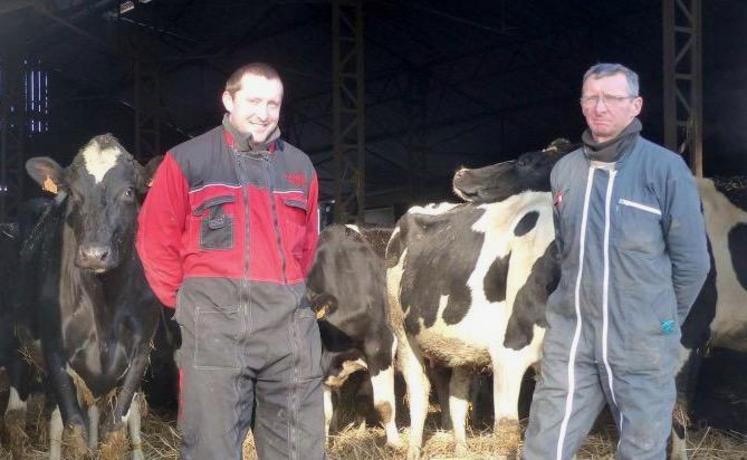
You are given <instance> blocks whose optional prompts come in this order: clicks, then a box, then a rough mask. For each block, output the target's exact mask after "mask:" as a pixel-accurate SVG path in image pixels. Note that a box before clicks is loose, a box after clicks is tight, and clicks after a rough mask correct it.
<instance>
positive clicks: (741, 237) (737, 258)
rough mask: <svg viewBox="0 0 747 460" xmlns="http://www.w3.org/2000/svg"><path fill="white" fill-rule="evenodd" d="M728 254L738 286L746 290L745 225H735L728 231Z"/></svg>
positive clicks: (746, 256) (746, 246)
mask: <svg viewBox="0 0 747 460" xmlns="http://www.w3.org/2000/svg"><path fill="white" fill-rule="evenodd" d="M728 238H729V254H730V255H731V264H732V266H733V267H734V272H735V273H736V274H737V279H738V280H739V284H741V285H742V288H743V289H747V224H737V225H735V226H734V227H732V229H731V230H729V237H728Z"/></svg>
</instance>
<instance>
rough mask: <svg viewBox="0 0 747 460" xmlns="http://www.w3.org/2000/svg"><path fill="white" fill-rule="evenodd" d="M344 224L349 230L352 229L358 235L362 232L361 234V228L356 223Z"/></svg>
mask: <svg viewBox="0 0 747 460" xmlns="http://www.w3.org/2000/svg"><path fill="white" fill-rule="evenodd" d="M345 226H346V227H347V228H349V229H350V230H352V231H354V232H355V233H357V234H359V235H362V234H363V233H362V232H361V228H360V227H358V226H357V225H354V224H346V225H345Z"/></svg>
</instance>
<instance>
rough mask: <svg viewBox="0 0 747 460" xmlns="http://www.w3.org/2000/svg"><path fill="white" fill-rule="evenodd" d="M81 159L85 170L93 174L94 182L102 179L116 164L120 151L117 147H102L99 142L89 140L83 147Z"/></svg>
mask: <svg viewBox="0 0 747 460" xmlns="http://www.w3.org/2000/svg"><path fill="white" fill-rule="evenodd" d="M82 153H83V161H84V162H85V166H86V171H88V173H89V174H90V175H92V176H93V178H94V181H95V183H97V184H98V183H99V182H101V181H102V180H104V176H105V175H106V173H108V172H109V170H110V169H112V168H113V167H114V166H115V165H116V164H117V157H119V155H120V154H121V153H122V151H121V150H119V149H118V148H106V149H102V148H101V147H100V146H99V143H98V142H96V141H91V142H89V143H88V145H86V147H85V148H84V149H83V152H82Z"/></svg>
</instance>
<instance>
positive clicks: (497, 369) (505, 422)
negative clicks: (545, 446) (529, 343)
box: [491, 349, 533, 454]
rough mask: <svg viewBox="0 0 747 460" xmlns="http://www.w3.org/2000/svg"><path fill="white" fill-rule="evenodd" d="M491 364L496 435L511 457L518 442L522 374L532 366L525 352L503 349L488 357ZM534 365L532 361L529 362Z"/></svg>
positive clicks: (519, 435)
mask: <svg viewBox="0 0 747 460" xmlns="http://www.w3.org/2000/svg"><path fill="white" fill-rule="evenodd" d="M491 358H492V361H493V410H494V414H495V434H496V436H497V438H498V440H499V443H500V445H501V446H505V448H506V450H507V452H506V453H507V454H513V453H514V452H515V451H516V449H517V448H518V446H519V442H520V440H521V430H520V427H519V393H520V392H521V382H522V380H523V378H524V373H525V372H526V370H527V368H528V367H529V366H530V365H531V362H530V360H529V359H528V357H527V354H526V353H525V350H522V351H518V352H517V351H514V350H510V349H502V350H500V351H498V352H497V353H491ZM532 361H533V360H532Z"/></svg>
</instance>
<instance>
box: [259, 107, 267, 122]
mask: <svg viewBox="0 0 747 460" xmlns="http://www.w3.org/2000/svg"><path fill="white" fill-rule="evenodd" d="M268 113H269V110H267V106H266V105H264V104H261V105H260V106H259V107H257V116H258V117H259V118H261V119H262V120H266V119H267V114H268Z"/></svg>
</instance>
